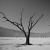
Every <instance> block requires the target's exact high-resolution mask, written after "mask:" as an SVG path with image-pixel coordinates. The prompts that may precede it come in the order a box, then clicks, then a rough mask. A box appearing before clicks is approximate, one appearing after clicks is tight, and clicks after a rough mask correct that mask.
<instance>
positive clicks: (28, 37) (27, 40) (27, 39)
mask: <svg viewBox="0 0 50 50" xmlns="http://www.w3.org/2000/svg"><path fill="white" fill-rule="evenodd" d="M26 45H32V44H30V30H29V31H28V36H27V37H26Z"/></svg>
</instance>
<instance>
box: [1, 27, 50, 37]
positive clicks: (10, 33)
mask: <svg viewBox="0 0 50 50" xmlns="http://www.w3.org/2000/svg"><path fill="white" fill-rule="evenodd" d="M0 37H24V34H23V32H22V31H18V30H13V29H8V28H3V27H0ZM31 37H50V32H48V33H31Z"/></svg>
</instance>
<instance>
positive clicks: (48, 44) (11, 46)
mask: <svg viewBox="0 0 50 50" xmlns="http://www.w3.org/2000/svg"><path fill="white" fill-rule="evenodd" d="M23 43H25V38H16V37H0V50H50V38H30V43H32V44H33V45H27V46H24V45H20V44H23Z"/></svg>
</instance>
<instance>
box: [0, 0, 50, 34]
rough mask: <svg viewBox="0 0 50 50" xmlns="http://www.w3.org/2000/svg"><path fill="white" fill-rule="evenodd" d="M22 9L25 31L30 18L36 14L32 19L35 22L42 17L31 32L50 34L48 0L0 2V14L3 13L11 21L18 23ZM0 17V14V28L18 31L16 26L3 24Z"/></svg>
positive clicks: (6, 0) (4, 0) (49, 1)
mask: <svg viewBox="0 0 50 50" xmlns="http://www.w3.org/2000/svg"><path fill="white" fill-rule="evenodd" d="M23 8H24V11H23V13H22V19H23V20H22V23H23V26H24V29H25V31H28V22H29V18H30V16H32V15H33V14H34V13H36V14H35V16H34V18H33V19H32V20H34V21H35V22H36V20H37V19H38V18H39V17H41V15H42V14H43V15H44V16H43V17H42V18H41V19H40V21H39V22H38V23H37V24H36V25H35V26H34V27H33V29H32V30H31V32H35V33H45V32H50V26H49V25H50V0H0V12H3V13H4V14H5V16H6V17H7V18H8V19H9V20H11V21H14V22H18V23H20V17H21V14H20V13H21V11H22V10H23ZM2 17H3V15H2V14H0V27H5V28H10V29H14V30H19V29H18V28H17V27H16V26H14V25H13V24H11V23H9V22H8V21H7V22H3V21H5V19H3V18H2ZM35 22H34V23H35ZM19 31H20V30H19Z"/></svg>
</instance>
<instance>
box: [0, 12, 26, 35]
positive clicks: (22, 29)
mask: <svg viewBox="0 0 50 50" xmlns="http://www.w3.org/2000/svg"><path fill="white" fill-rule="evenodd" d="M0 13H1V14H3V16H4V17H3V18H4V19H6V21H8V22H10V23H11V24H13V25H15V26H17V27H18V28H19V29H20V30H21V31H23V32H24V34H25V36H27V35H26V32H25V30H24V27H23V25H21V24H19V23H17V22H12V21H10V20H9V19H8V18H7V17H5V14H4V13H2V12H0ZM20 26H21V27H22V28H20Z"/></svg>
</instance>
